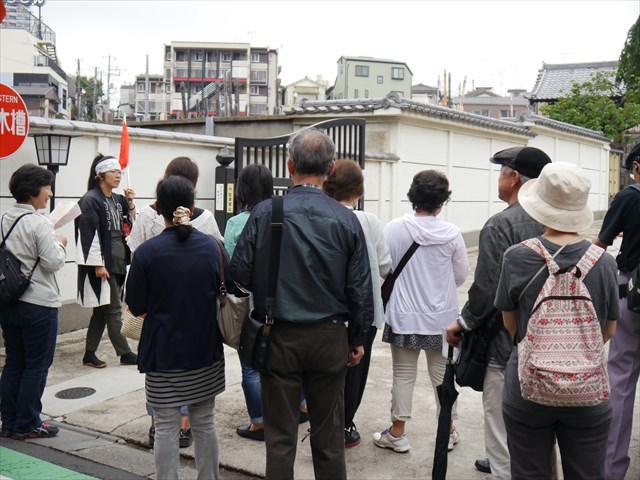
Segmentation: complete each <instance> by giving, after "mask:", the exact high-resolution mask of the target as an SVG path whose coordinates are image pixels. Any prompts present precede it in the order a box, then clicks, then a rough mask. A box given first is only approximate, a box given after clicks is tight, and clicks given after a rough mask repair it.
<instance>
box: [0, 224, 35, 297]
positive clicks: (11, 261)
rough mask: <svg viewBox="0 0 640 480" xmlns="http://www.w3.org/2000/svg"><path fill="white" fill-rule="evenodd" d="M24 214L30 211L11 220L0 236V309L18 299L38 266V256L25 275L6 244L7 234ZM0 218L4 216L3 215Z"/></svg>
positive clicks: (0, 227)
mask: <svg viewBox="0 0 640 480" xmlns="http://www.w3.org/2000/svg"><path fill="white" fill-rule="evenodd" d="M26 215H31V213H25V214H22V215H20V216H19V217H18V218H17V219H16V221H15V222H13V225H11V228H10V229H9V231H8V232H7V234H6V235H4V236H3V237H2V243H0V309H2V308H6V307H8V306H9V305H12V304H14V303H16V302H17V301H18V300H19V299H20V297H21V296H22V294H23V293H24V292H25V290H26V289H27V287H28V286H29V284H30V283H31V276H32V275H33V271H34V270H35V269H36V267H37V266H38V263H40V257H38V260H36V264H35V265H34V266H33V269H32V270H31V271H30V272H29V275H28V276H25V275H24V274H23V273H22V271H21V267H22V262H20V260H18V259H17V258H16V256H15V255H14V254H13V253H11V252H10V251H9V250H8V249H7V246H6V241H7V238H9V235H11V232H12V231H13V229H14V228H15V226H16V225H17V224H18V222H19V221H20V220H22V217H24V216H26ZM2 218H4V215H3V217H2ZM1 229H2V220H1V219H0V231H1Z"/></svg>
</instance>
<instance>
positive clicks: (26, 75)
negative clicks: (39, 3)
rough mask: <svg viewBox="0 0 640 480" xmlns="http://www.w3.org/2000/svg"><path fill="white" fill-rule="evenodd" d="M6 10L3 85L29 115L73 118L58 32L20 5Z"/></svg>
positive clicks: (0, 38) (0, 27) (0, 39)
mask: <svg viewBox="0 0 640 480" xmlns="http://www.w3.org/2000/svg"><path fill="white" fill-rule="evenodd" d="M6 9H7V17H6V18H5V19H4V20H3V21H2V23H0V45H1V46H2V62H0V82H2V83H4V84H5V85H9V86H11V87H13V89H14V90H16V91H17V92H18V93H19V94H20V96H21V97H22V99H23V100H24V102H25V104H26V106H27V109H28V111H29V115H33V116H37V117H47V118H70V116H71V98H70V97H71V93H70V85H69V80H68V79H67V74H66V73H65V72H64V70H62V68H61V67H60V64H59V60H58V55H57V51H56V34H55V32H54V31H53V30H52V29H51V28H49V27H48V26H47V25H46V24H44V23H43V22H41V21H40V20H39V19H38V17H36V16H35V15H33V14H32V13H31V11H29V10H28V9H27V8H25V7H24V6H22V5H20V4H7V5H6Z"/></svg>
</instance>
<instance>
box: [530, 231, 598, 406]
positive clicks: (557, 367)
mask: <svg viewBox="0 0 640 480" xmlns="http://www.w3.org/2000/svg"><path fill="white" fill-rule="evenodd" d="M522 243H523V245H525V246H527V247H529V248H531V249H532V250H533V251H534V252H536V253H537V254H539V255H540V256H541V257H543V258H544V259H545V262H546V266H547V269H548V270H549V278H548V279H547V281H546V282H545V283H544V285H543V287H542V290H541V291H540V294H539V295H538V298H537V299H536V301H535V304H534V306H533V311H532V312H531V317H530V318H529V323H528V325H527V332H526V334H525V335H524V337H523V338H521V339H520V342H519V343H518V377H519V379H520V389H521V392H522V398H524V399H525V400H529V401H531V402H535V403H539V404H542V405H547V406H551V407H587V406H593V405H599V404H601V403H603V402H604V401H606V400H607V399H608V398H609V376H608V374H607V363H606V357H605V352H604V342H603V339H602V329H601V327H600V322H599V321H598V317H597V315H596V311H595V309H594V307H593V302H592V301H591V295H590V294H589V291H588V290H587V287H586V286H585V284H584V279H585V277H586V276H587V275H588V274H589V271H590V270H591V268H592V267H593V266H594V265H595V264H596V262H597V261H598V260H599V259H600V257H601V256H602V255H603V254H604V250H603V249H602V248H600V247H597V246H596V245H591V246H590V247H589V249H588V250H587V251H586V252H585V254H584V256H583V257H582V258H581V259H580V261H579V262H578V263H577V265H575V266H574V267H570V268H569V269H563V270H560V269H559V267H558V264H557V263H556V262H555V260H554V259H553V258H552V257H551V255H549V252H548V251H547V249H546V248H545V247H544V246H543V245H542V243H541V242H540V240H538V239H536V238H533V239H530V240H526V241H524V242H522ZM518 337H520V335H518Z"/></svg>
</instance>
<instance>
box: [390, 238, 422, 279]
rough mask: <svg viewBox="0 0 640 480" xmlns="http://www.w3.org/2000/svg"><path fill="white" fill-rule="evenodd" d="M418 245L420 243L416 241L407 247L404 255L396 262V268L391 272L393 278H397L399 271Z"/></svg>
mask: <svg viewBox="0 0 640 480" xmlns="http://www.w3.org/2000/svg"><path fill="white" fill-rule="evenodd" d="M419 246H420V244H419V243H418V242H413V243H412V244H411V246H410V247H409V249H408V250H407V251H406V252H405V254H404V256H403V257H402V260H400V263H399V264H398V266H397V267H396V269H395V270H394V271H393V273H392V274H391V275H392V276H393V278H394V279H396V278H398V276H399V275H400V272H402V269H403V268H404V266H405V265H406V264H407V262H408V261H409V259H410V258H411V257H412V256H413V254H414V253H415V252H416V250H417V249H418V247H419Z"/></svg>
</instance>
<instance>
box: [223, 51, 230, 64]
mask: <svg viewBox="0 0 640 480" xmlns="http://www.w3.org/2000/svg"><path fill="white" fill-rule="evenodd" d="M222 61H223V62H230V61H231V52H222Z"/></svg>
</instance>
